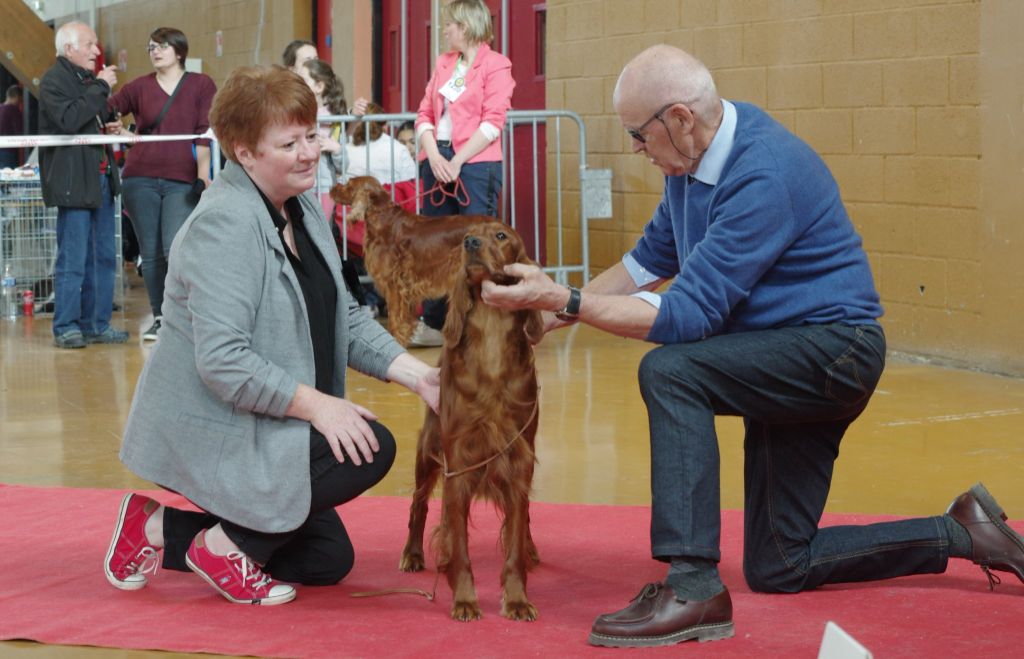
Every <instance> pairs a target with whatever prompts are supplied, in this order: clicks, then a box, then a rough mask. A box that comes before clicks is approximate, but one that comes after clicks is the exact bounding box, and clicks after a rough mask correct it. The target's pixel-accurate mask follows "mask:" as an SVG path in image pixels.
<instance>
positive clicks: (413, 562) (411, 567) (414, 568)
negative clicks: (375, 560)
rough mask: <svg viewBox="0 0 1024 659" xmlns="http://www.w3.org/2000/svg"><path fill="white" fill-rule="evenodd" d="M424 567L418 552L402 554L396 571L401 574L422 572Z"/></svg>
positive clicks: (421, 556) (421, 555)
mask: <svg viewBox="0 0 1024 659" xmlns="http://www.w3.org/2000/svg"><path fill="white" fill-rule="evenodd" d="M424 567H425V561H424V560H423V554H421V553H419V552H409V553H406V554H402V560H400V561H398V569H399V570H401V571H402V572H422V571H423V568H424Z"/></svg>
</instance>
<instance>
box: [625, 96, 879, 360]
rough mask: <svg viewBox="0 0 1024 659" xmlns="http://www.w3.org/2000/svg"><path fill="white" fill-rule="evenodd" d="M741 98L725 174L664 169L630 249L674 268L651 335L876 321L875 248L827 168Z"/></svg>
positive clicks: (656, 338)
mask: <svg viewBox="0 0 1024 659" xmlns="http://www.w3.org/2000/svg"><path fill="white" fill-rule="evenodd" d="M735 106H736V113H737V123H736V132H735V136H734V140H733V146H732V150H731V152H730V153H729V156H728V159H727V160H726V163H725V166H724V168H723V170H722V173H721V176H720V177H719V180H718V183H717V184H715V185H714V186H711V185H707V184H705V183H701V182H700V181H697V180H695V179H692V180H688V177H686V176H668V177H666V178H665V192H664V195H663V197H662V200H661V203H660V204H659V205H658V208H657V210H656V211H655V213H654V216H653V217H652V218H651V220H650V222H649V223H648V224H647V226H646V227H645V228H644V235H643V237H642V238H640V240H639V241H638V242H637V245H636V247H635V248H634V249H633V251H632V252H630V254H631V255H632V256H633V258H634V259H636V260H637V262H638V263H639V264H640V265H642V266H643V267H645V268H647V270H649V271H650V272H651V273H653V274H655V275H656V276H658V277H662V278H666V279H669V278H672V277H675V280H674V281H673V283H672V284H671V286H670V287H669V289H668V290H667V291H666V292H665V293H663V294H662V299H661V307H660V309H659V311H658V316H657V318H656V319H655V322H654V325H653V327H651V331H650V333H649V334H648V336H647V340H649V341H653V342H656V343H681V342H685V341H695V340H699V339H703V338H706V337H709V336H714V335H716V334H726V333H731V332H747V331H755V330H764V329H771V328H779V327H789V326H793V325H802V324H825V323H845V324H849V325H861V324H877V319H878V318H879V317H880V316H881V315H882V306H881V304H880V302H879V299H878V293H877V292H876V291H875V285H874V281H873V279H872V277H871V269H870V267H869V265H868V260H867V255H866V254H865V253H864V249H863V247H862V246H861V239H860V236H859V235H857V232H856V231H855V230H854V228H853V224H852V223H851V222H850V218H849V216H848V215H847V214H846V209H845V208H844V207H843V202H842V200H841V199H840V197H839V186H838V185H837V184H836V182H835V179H833V178H832V174H831V173H830V172H829V170H828V167H827V166H826V165H825V163H824V162H823V161H822V160H821V158H820V157H819V156H818V155H817V154H816V153H815V152H814V151H813V150H812V149H811V148H810V147H809V146H808V145H807V144H805V143H804V142H803V141H802V140H801V139H800V138H798V137H796V136H795V135H793V134H792V133H790V132H789V131H788V130H786V128H785V127H783V126H782V125H781V124H779V123H778V122H776V121H775V120H774V119H772V118H771V117H770V116H768V114H767V113H765V112H764V111H763V110H761V109H759V108H757V107H755V106H753V105H750V104H747V103H735Z"/></svg>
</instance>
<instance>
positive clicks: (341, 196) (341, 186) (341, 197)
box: [331, 183, 349, 206]
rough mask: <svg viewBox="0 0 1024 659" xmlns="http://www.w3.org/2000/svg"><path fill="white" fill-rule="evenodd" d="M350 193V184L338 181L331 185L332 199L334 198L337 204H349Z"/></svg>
mask: <svg viewBox="0 0 1024 659" xmlns="http://www.w3.org/2000/svg"><path fill="white" fill-rule="evenodd" d="M348 193H349V190H348V185H347V184H345V183H337V184H335V185H334V186H333V187H331V199H333V200H334V203H336V204H341V205H342V206H347V205H348V202H349V197H348Z"/></svg>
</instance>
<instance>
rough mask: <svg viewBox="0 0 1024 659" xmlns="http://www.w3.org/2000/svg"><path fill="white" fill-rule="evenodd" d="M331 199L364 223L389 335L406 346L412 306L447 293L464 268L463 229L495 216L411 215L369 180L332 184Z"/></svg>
mask: <svg viewBox="0 0 1024 659" xmlns="http://www.w3.org/2000/svg"><path fill="white" fill-rule="evenodd" d="M331 197H332V198H333V199H334V201H335V202H337V203H339V204H343V205H346V206H351V207H352V212H351V214H350V215H349V217H350V218H356V219H365V220H366V241H365V243H364V245H363V250H364V258H365V261H366V270H367V272H369V273H370V276H371V277H372V278H373V283H374V285H375V286H376V287H377V291H378V292H379V293H380V294H381V295H382V296H383V297H384V299H385V300H386V301H387V304H388V328H389V329H390V331H391V334H392V335H393V336H394V337H395V340H397V341H398V342H399V343H400V344H402V345H403V346H404V345H407V344H408V343H409V339H410V338H411V337H412V333H413V329H414V328H415V326H416V306H417V305H418V304H419V303H420V302H422V301H423V300H429V299H434V298H439V297H442V296H444V295H446V294H448V292H449V291H450V290H451V288H452V285H453V284H454V281H455V278H456V277H457V275H458V273H459V270H460V268H461V265H462V254H461V248H462V239H463V238H464V237H465V236H466V231H467V229H468V228H469V227H471V226H473V225H476V224H480V223H481V222H492V221H494V218H492V217H487V216H481V215H450V216H444V217H425V216H421V215H414V214H412V213H409V212H408V211H406V210H404V209H403V208H402V207H401V206H398V205H397V204H395V203H394V202H393V201H392V200H391V195H390V194H389V193H388V192H387V191H386V190H384V188H383V187H381V185H380V183H379V182H378V181H377V179H375V178H373V177H372V176H357V177H355V178H353V179H351V180H349V181H348V183H345V184H339V185H336V186H334V188H332V189H331Z"/></svg>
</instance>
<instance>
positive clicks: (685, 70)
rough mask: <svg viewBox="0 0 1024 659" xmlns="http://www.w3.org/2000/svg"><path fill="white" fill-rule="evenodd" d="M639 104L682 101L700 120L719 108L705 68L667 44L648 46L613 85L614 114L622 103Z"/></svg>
mask: <svg viewBox="0 0 1024 659" xmlns="http://www.w3.org/2000/svg"><path fill="white" fill-rule="evenodd" d="M641 101H642V102H643V103H644V104H645V105H646V106H649V107H651V108H654V109H657V108H659V107H662V106H664V105H667V104H669V103H673V102H681V103H684V104H685V105H687V106H690V107H691V108H692V109H693V111H694V113H695V114H696V115H697V116H698V117H700V118H702V119H707V118H709V117H713V116H715V114H716V111H717V107H718V105H719V98H718V92H717V91H716V90H715V82H714V80H713V79H712V78H711V72H710V71H708V69H707V67H706V66H704V64H703V63H701V61H700V60H699V59H697V58H696V57H694V56H693V55H690V54H689V53H687V52H686V51H683V50H680V49H678V48H675V47H673V46H668V45H666V44H659V45H657V46H651V47H650V48H648V49H647V50H645V51H643V52H641V53H640V54H639V55H637V56H636V57H634V58H633V59H631V60H630V61H629V63H628V64H626V66H625V68H623V69H622V73H621V74H619V80H618V82H617V83H615V92H614V93H613V95H612V104H613V105H614V107H615V109H616V110H617V111H618V110H620V109H621V107H622V105H623V104H624V103H635V102H641ZM620 114H621V112H620Z"/></svg>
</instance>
